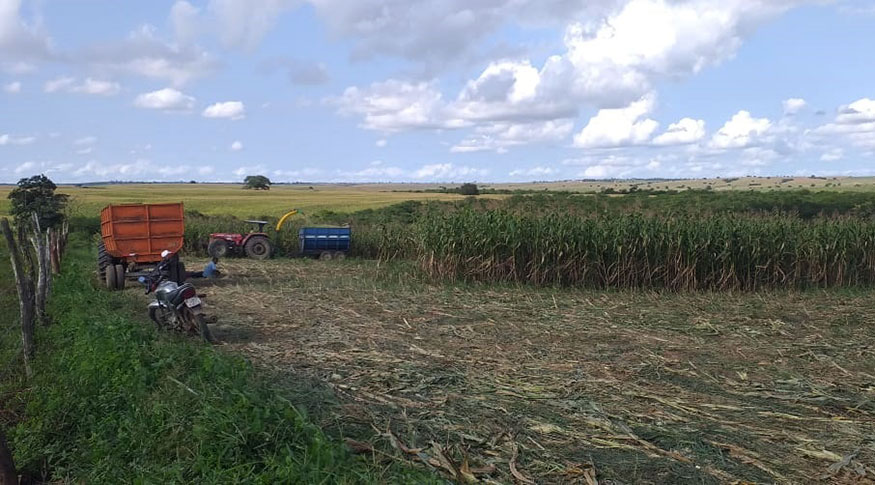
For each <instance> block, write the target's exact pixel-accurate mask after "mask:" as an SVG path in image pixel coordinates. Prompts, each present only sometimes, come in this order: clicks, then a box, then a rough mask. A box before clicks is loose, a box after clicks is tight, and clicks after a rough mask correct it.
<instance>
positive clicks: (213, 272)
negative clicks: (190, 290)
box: [188, 258, 222, 278]
mask: <svg viewBox="0 0 875 485" xmlns="http://www.w3.org/2000/svg"><path fill="white" fill-rule="evenodd" d="M218 263H219V258H213V259H211V260H210V262H209V263H207V265H206V266H205V267H204V270H203V271H193V272H191V273H189V274H188V276H189V277H190V278H218V277H219V276H221V275H222V273H220V272H219V269H218V268H217V267H216V265H217V264H218Z"/></svg>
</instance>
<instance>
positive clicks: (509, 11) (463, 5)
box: [309, 0, 614, 65]
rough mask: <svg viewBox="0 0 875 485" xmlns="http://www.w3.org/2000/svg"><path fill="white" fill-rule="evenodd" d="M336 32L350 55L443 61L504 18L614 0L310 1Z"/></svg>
mask: <svg viewBox="0 0 875 485" xmlns="http://www.w3.org/2000/svg"><path fill="white" fill-rule="evenodd" d="M309 3H311V4H313V6H314V7H315V10H316V13H317V15H319V17H321V18H322V19H324V20H325V22H326V23H327V24H328V27H329V29H330V31H331V32H332V33H333V34H334V35H335V36H344V37H348V38H350V39H351V40H352V43H353V50H354V52H353V55H354V57H356V58H367V57H371V56H374V55H378V54H385V55H392V56H400V57H403V58H406V59H410V60H414V61H419V62H424V63H429V64H434V65H444V64H446V63H447V61H453V60H458V59H460V58H464V57H467V56H469V55H470V54H471V53H473V52H474V51H476V50H477V48H478V46H479V45H480V43H479V41H480V40H481V39H482V38H484V37H485V36H488V35H489V34H490V33H491V32H494V31H496V30H498V29H499V28H501V26H502V25H504V24H505V23H508V22H511V21H514V20H519V22H520V23H522V24H525V25H536V26H542V25H555V24H558V23H559V22H564V21H565V19H567V18H569V16H571V15H574V14H577V13H579V12H581V11H583V10H584V9H586V10H589V11H595V10H596V9H601V5H603V4H605V3H614V2H613V0H607V1H604V0H603V1H599V2H587V4H586V6H585V7H584V5H583V4H584V2H579V1H576V0H489V1H476V2H472V1H464V0H419V1H416V2H411V1H409V0H356V1H348V0H309Z"/></svg>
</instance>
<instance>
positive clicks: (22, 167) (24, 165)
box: [13, 162, 37, 174]
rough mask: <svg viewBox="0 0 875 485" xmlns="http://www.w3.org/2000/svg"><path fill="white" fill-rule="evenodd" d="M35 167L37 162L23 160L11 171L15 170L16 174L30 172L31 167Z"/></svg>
mask: <svg viewBox="0 0 875 485" xmlns="http://www.w3.org/2000/svg"><path fill="white" fill-rule="evenodd" d="M36 167H37V164H36V163H35V162H24V163H22V164H21V165H19V166H17V167H15V170H13V172H15V173H16V174H21V173H23V172H32V171H33V169H34V168H36Z"/></svg>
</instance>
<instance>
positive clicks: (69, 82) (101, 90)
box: [43, 76, 121, 96]
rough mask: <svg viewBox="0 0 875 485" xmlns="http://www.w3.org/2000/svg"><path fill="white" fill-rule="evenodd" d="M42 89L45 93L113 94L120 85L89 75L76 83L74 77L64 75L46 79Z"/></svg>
mask: <svg viewBox="0 0 875 485" xmlns="http://www.w3.org/2000/svg"><path fill="white" fill-rule="evenodd" d="M43 90H44V91H45V92H47V93H56V92H60V91H64V92H67V93H79V94H93V95H100V96H114V95H116V94H118V93H119V92H120V91H121V85H119V83H116V82H111V81H102V80H99V79H92V78H90V77H89V78H86V79H85V80H84V81H82V82H81V83H77V82H76V79H75V78H72V77H66V76H65V77H59V78H57V79H53V80H51V81H47V82H46V83H45V85H44V86H43Z"/></svg>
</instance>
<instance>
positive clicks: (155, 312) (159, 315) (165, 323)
mask: <svg viewBox="0 0 875 485" xmlns="http://www.w3.org/2000/svg"><path fill="white" fill-rule="evenodd" d="M171 313H172V312H171V310H169V309H167V308H164V307H149V318H151V319H152V321H153V322H155V326H156V327H157V328H158V330H166V329H168V328H169V327H170V317H171Z"/></svg>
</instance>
